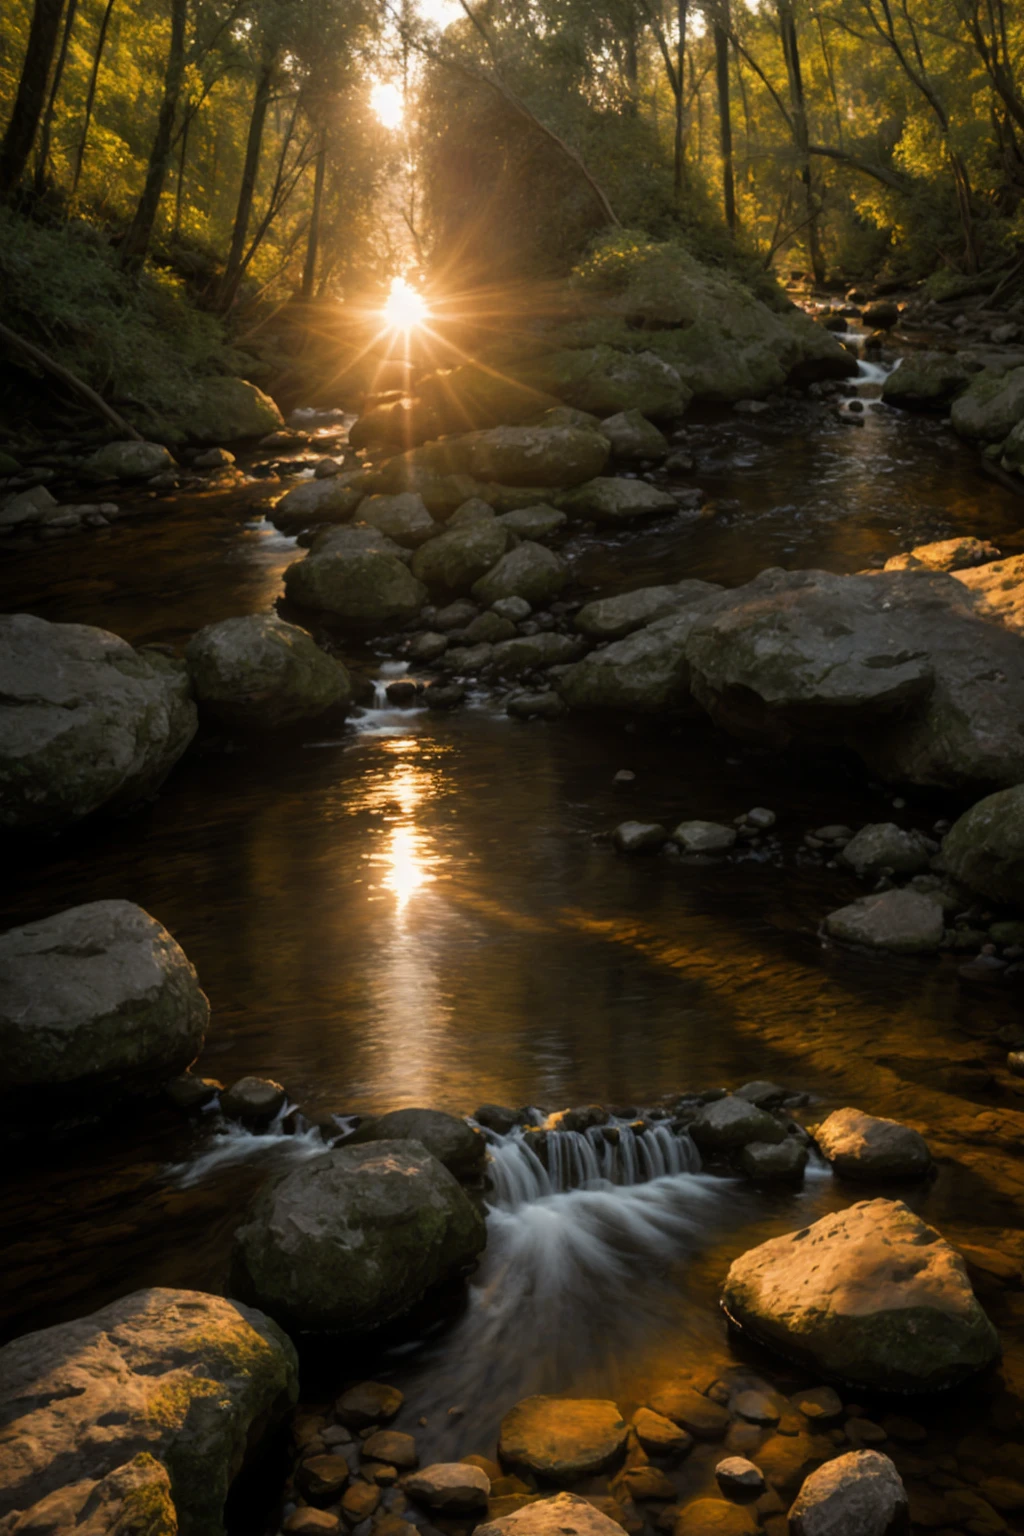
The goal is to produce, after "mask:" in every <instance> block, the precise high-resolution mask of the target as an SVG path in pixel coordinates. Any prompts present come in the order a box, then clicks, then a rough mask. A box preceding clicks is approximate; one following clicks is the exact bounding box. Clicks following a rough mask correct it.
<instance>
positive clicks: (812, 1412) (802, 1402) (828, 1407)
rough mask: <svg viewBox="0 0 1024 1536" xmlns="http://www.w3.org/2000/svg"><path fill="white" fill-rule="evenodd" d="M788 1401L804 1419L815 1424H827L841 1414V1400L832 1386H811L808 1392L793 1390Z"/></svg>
mask: <svg viewBox="0 0 1024 1536" xmlns="http://www.w3.org/2000/svg"><path fill="white" fill-rule="evenodd" d="M790 1402H791V1403H792V1404H793V1407H794V1408H795V1409H796V1410H797V1412H798V1413H802V1414H803V1416H804V1418H805V1419H810V1420H811V1421H812V1423H816V1424H828V1423H829V1422H830V1421H831V1420H833V1419H839V1418H841V1417H842V1414H843V1400H842V1398H841V1397H840V1396H839V1393H838V1392H836V1391H835V1390H834V1389H833V1388H832V1387H813V1388H812V1389H811V1390H810V1391H808V1392H794V1393H793V1396H792V1397H791V1398H790Z"/></svg>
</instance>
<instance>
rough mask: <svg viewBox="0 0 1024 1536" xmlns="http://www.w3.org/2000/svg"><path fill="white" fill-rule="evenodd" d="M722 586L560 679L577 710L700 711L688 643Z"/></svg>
mask: <svg viewBox="0 0 1024 1536" xmlns="http://www.w3.org/2000/svg"><path fill="white" fill-rule="evenodd" d="M721 597H722V594H721V593H720V592H719V591H718V590H717V589H716V590H713V591H711V592H709V593H706V594H700V593H698V594H696V595H695V596H694V597H693V600H692V601H691V602H688V603H684V605H683V606H681V607H680V608H679V609H678V611H677V612H674V613H671V614H669V615H668V616H667V617H666V618H663V619H655V620H654V621H653V622H651V623H649V624H647V625H646V626H645V627H644V628H643V629H640V630H636V631H634V633H633V634H631V635H627V636H626V637H625V639H623V640H616V641H613V643H612V644H611V645H607V646H605V647H604V648H603V649H601V650H595V651H591V653H590V655H589V656H586V657H585V658H584V659H583V661H581V662H579V663H578V664H577V665H576V666H575V667H573V669H572V671H571V672H567V673H566V674H565V676H564V677H562V678H561V680H560V681H559V684H558V688H559V692H560V693H561V695H562V697H563V698H564V699H565V702H566V703H567V704H568V705H569V706H570V708H571V709H580V710H600V711H604V710H615V711H629V712H630V713H635V714H642V715H662V714H668V715H673V714H683V715H686V714H696V713H699V711H698V710H697V709H696V706H695V705H694V702H693V698H692V695H691V691H690V682H691V674H690V664H689V661H688V660H687V655H686V643H687V640H688V639H689V636H690V631H691V630H692V628H693V626H694V624H695V623H696V621H697V619H698V618H699V616H700V615H701V614H702V613H703V612H704V611H705V608H706V607H707V606H708V605H710V604H714V603H715V602H718V601H719V600H721Z"/></svg>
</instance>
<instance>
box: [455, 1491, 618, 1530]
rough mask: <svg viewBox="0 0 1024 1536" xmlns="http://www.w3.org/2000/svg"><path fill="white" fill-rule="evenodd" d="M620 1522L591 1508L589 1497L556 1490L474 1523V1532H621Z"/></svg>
mask: <svg viewBox="0 0 1024 1536" xmlns="http://www.w3.org/2000/svg"><path fill="white" fill-rule="evenodd" d="M621 1533H622V1526H621V1525H619V1524H618V1523H617V1522H616V1521H615V1520H610V1519H609V1518H608V1516H607V1515H605V1514H602V1512H601V1511H600V1510H599V1509H597V1508H595V1506H594V1504H593V1503H592V1502H591V1501H590V1500H589V1499H580V1498H577V1497H576V1495H575V1494H572V1493H559V1494H556V1496H555V1497H554V1498H553V1499H531V1500H530V1502H529V1503H528V1504H526V1505H525V1506H524V1507H523V1508H521V1509H516V1510H513V1511H512V1513H511V1514H508V1515H503V1516H502V1517H501V1518H500V1519H497V1520H488V1521H487V1522H486V1524H482V1525H478V1526H477V1528H476V1532H475V1536H621Z"/></svg>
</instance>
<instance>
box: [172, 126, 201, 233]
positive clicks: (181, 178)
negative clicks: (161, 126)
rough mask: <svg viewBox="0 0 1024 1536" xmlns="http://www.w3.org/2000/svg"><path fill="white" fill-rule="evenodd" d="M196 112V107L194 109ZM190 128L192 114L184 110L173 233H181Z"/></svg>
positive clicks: (175, 189)
mask: <svg viewBox="0 0 1024 1536" xmlns="http://www.w3.org/2000/svg"><path fill="white" fill-rule="evenodd" d="M195 110H196V111H197V112H198V110H199V109H198V107H197V108H196V109H195ZM191 126H192V112H191V111H190V110H189V109H188V108H186V110H185V121H184V122H183V123H182V125H181V148H180V150H179V151H178V181H177V185H176V186H175V188H174V233H175V234H176V235H177V234H179V233H180V232H181V207H182V202H183V200H184V192H185V161H186V159H187V158H188V131H189V129H190V128H191Z"/></svg>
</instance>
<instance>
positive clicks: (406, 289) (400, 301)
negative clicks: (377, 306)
mask: <svg viewBox="0 0 1024 1536" xmlns="http://www.w3.org/2000/svg"><path fill="white" fill-rule="evenodd" d="M384 318H385V320H386V321H387V323H388V325H390V326H391V327H392V329H393V330H396V331H405V332H406V334H408V332H409V331H414V330H415V329H416V327H417V326H420V325H422V324H423V323H424V321H425V320H428V319H429V318H430V310H429V308H428V307H427V301H426V299H425V298H424V297H423V295H422V294H421V293H417V292H416V290H415V288H410V286H409V284H408V283H407V282H406V280H405V278H404V277H393V278H392V279H391V291H390V293H389V294H388V296H387V301H386V303H385V305H384Z"/></svg>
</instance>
